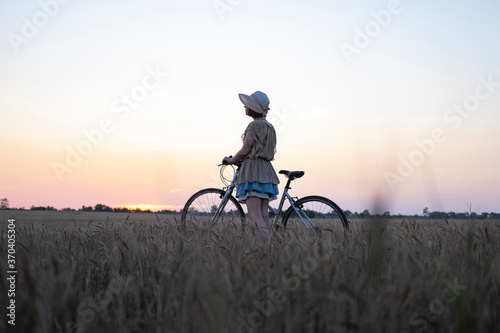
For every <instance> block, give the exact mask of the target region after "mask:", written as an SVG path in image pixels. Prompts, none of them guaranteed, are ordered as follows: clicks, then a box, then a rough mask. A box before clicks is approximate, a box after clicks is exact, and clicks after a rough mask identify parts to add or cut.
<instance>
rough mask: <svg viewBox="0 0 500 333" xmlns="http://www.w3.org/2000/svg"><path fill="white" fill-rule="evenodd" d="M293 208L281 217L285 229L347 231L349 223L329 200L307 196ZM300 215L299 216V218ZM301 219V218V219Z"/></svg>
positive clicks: (289, 208) (338, 208) (337, 207)
mask: <svg viewBox="0 0 500 333" xmlns="http://www.w3.org/2000/svg"><path fill="white" fill-rule="evenodd" d="M295 208H296V209H297V211H298V214H297V212H296V211H295V209H294V208H293V207H288V209H287V211H286V212H285V215H284V216H283V226H284V227H285V228H297V229H300V228H306V229H314V230H318V229H320V230H321V229H329V230H332V228H335V227H342V228H344V230H346V231H348V230H349V222H348V221H347V218H346V217H345V215H344V212H343V211H342V209H340V207H339V206H338V205H337V204H336V203H334V202H333V201H331V200H330V199H327V198H324V197H320V196H316V195H314V196H308V197H304V198H301V199H299V200H297V201H296V202H295ZM299 215H301V216H299ZM301 217H302V218H301Z"/></svg>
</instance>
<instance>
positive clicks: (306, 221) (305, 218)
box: [269, 179, 316, 229]
mask: <svg viewBox="0 0 500 333" xmlns="http://www.w3.org/2000/svg"><path fill="white" fill-rule="evenodd" d="M291 182H292V180H291V179H288V181H287V182H286V185H285V188H284V190H283V194H282V195H281V199H280V204H279V206H278V209H277V210H276V209H274V208H273V207H271V205H269V210H270V211H271V212H272V213H273V214H275V216H274V218H273V222H272V225H273V226H274V227H278V220H279V218H280V215H281V212H282V211H283V205H284V203H285V198H287V199H288V202H289V203H290V207H293V210H295V213H296V214H297V216H298V217H300V220H301V221H302V223H303V224H304V226H305V227H306V229H310V228H311V227H312V228H316V225H314V223H313V222H312V221H311V220H310V219H309V217H308V216H307V215H306V213H304V212H303V211H301V210H298V209H297V207H296V206H295V200H294V199H293V198H292V196H291V195H290V194H288V190H289V189H291V187H290V183H291Z"/></svg>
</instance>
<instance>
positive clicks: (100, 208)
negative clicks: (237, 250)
mask: <svg viewBox="0 0 500 333" xmlns="http://www.w3.org/2000/svg"><path fill="white" fill-rule="evenodd" d="M1 209H3V210H5V209H12V208H9V200H8V199H7V198H3V199H0V210H1ZM16 209H18V210H26V209H24V208H16ZM29 210H35V211H58V209H57V208H54V207H52V206H34V205H33V206H31V208H30V209H29ZM60 211H73V212H75V211H79V212H110V213H114V212H117V213H159V214H179V213H181V212H182V210H181V211H176V210H168V209H163V210H157V211H151V210H150V209H147V210H142V209H140V208H137V209H129V208H125V207H115V208H113V207H109V206H107V205H103V204H96V205H95V206H85V205H84V206H82V207H81V208H79V209H73V208H63V209H60ZM344 214H345V216H346V217H347V218H348V219H349V218H351V219H352V218H369V217H378V218H426V219H457V220H465V219H474V220H478V219H479V220H481V219H500V213H494V212H490V213H488V212H483V213H475V212H472V211H469V212H463V213H456V212H440V211H433V212H431V211H430V210H429V208H428V207H425V208H424V209H423V211H422V214H421V215H418V214H414V215H404V214H394V215H393V214H391V213H390V212H389V211H385V212H384V213H382V214H374V213H370V211H369V210H368V209H365V210H363V211H362V212H351V211H350V210H345V211H344Z"/></svg>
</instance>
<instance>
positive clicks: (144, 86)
mask: <svg viewBox="0 0 500 333" xmlns="http://www.w3.org/2000/svg"><path fill="white" fill-rule="evenodd" d="M146 72H147V74H146V75H144V77H143V79H142V82H141V83H140V84H137V85H135V86H134V87H133V88H132V89H131V90H130V93H128V94H121V96H120V98H117V99H115V100H114V101H113V103H112V104H111V112H113V113H116V114H118V118H119V119H120V120H124V119H126V118H127V117H128V116H129V115H130V113H131V111H132V110H134V109H137V108H138V107H139V105H140V102H142V101H144V100H145V99H146V98H147V97H148V96H149V94H150V92H152V91H153V90H155V89H157V88H158V87H159V85H160V84H161V83H162V82H163V81H164V80H165V78H166V77H167V76H168V72H163V71H161V70H160V68H159V66H158V65H156V67H155V68H154V69H153V68H151V67H150V66H148V67H146ZM116 122H117V121H116V120H113V119H111V118H110V117H105V118H102V119H101V120H100V121H99V124H98V126H97V127H96V128H91V129H90V130H87V129H86V130H83V131H82V132H81V133H82V136H83V137H84V139H81V140H80V141H79V142H78V143H77V144H76V145H74V146H73V147H71V146H70V145H66V157H65V159H64V161H62V162H58V161H54V162H52V163H51V166H52V170H53V171H54V174H55V175H56V177H57V180H58V181H59V182H60V183H61V182H62V181H63V176H64V175H65V174H66V173H71V172H73V170H74V168H76V167H78V166H79V165H80V164H81V163H82V161H83V159H84V157H87V156H89V155H90V154H91V153H92V152H93V151H94V148H95V147H98V146H100V145H101V144H102V143H103V141H104V137H105V135H109V134H110V133H112V132H113V131H114V130H115V128H116V127H115V124H116Z"/></svg>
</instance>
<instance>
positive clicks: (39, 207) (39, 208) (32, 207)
mask: <svg viewBox="0 0 500 333" xmlns="http://www.w3.org/2000/svg"><path fill="white" fill-rule="evenodd" d="M30 210H47V207H42V206H38V207H35V206H31V208H30Z"/></svg>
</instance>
